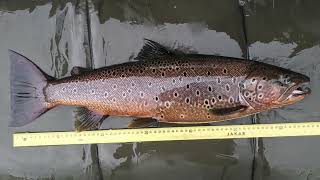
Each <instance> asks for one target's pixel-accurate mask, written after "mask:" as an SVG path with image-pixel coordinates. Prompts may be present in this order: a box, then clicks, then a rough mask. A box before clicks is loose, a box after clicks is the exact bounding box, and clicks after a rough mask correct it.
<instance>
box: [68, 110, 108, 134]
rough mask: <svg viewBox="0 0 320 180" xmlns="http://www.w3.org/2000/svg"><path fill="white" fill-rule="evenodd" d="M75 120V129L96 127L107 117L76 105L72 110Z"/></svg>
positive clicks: (82, 129) (92, 128)
mask: <svg viewBox="0 0 320 180" xmlns="http://www.w3.org/2000/svg"><path fill="white" fill-rule="evenodd" d="M74 117H75V122H74V126H75V129H76V130H77V131H85V130H94V129H98V128H99V127H100V125H101V124H102V122H103V120H104V119H105V118H107V117H108V116H106V115H101V114H98V113H96V112H93V111H90V110H89V109H87V108H85V107H78V108H77V109H76V110H75V111H74Z"/></svg>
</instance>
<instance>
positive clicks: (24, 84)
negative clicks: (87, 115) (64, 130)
mask: <svg viewBox="0 0 320 180" xmlns="http://www.w3.org/2000/svg"><path fill="white" fill-rule="evenodd" d="M9 57H10V63H11V65H10V66H11V67H10V91H11V93H10V98H11V117H12V121H11V122H10V124H9V126H10V127H19V126H24V125H26V124H29V123H31V122H32V121H33V120H35V119H36V118H37V117H39V116H41V115H42V114H43V113H45V112H46V111H48V110H49V109H51V108H53V105H52V104H50V103H47V102H46V100H45V95H44V90H43V89H44V87H45V86H46V85H47V81H48V80H53V79H54V78H53V77H51V76H49V75H47V74H46V73H44V72H43V71H42V70H41V69H40V68H39V67H38V66H37V65H36V64H34V63H33V62H32V61H30V60H29V59H28V58H26V57H24V56H23V55H21V54H19V53H17V52H14V51H12V50H9Z"/></svg>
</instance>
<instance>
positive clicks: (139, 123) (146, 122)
mask: <svg viewBox="0 0 320 180" xmlns="http://www.w3.org/2000/svg"><path fill="white" fill-rule="evenodd" d="M157 125H158V121H157V120H155V119H152V118H138V119H134V120H132V121H131V122H130V123H129V124H128V128H143V127H150V126H157Z"/></svg>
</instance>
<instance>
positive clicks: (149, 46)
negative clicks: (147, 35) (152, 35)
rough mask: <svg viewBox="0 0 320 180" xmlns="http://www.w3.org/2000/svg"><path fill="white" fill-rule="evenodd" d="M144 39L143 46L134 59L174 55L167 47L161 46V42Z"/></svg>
mask: <svg viewBox="0 0 320 180" xmlns="http://www.w3.org/2000/svg"><path fill="white" fill-rule="evenodd" d="M144 41H145V44H144V46H143V47H142V49H141V51H140V52H139V54H138V56H137V57H136V58H134V59H136V60H148V59H158V58H163V57H170V56H171V57H172V56H175V54H174V53H173V52H172V51H169V50H168V49H167V48H165V47H163V46H162V45H161V44H159V43H157V42H154V41H152V40H150V39H144Z"/></svg>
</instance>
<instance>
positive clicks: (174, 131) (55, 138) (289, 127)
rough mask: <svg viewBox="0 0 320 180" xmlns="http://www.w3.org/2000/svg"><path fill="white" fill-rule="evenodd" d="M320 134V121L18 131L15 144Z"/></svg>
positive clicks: (43, 144)
mask: <svg viewBox="0 0 320 180" xmlns="http://www.w3.org/2000/svg"><path fill="white" fill-rule="evenodd" d="M315 135H320V122H304V123H281V124H251V125H227V126H192V127H167V128H141V129H116V130H97V131H83V132H35V133H15V134H14V135H13V146H14V147H19V146H49V145H69V144H99V143H126V142H146V141H175V140H197V139H233V138H255V137H284V136H315Z"/></svg>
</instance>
